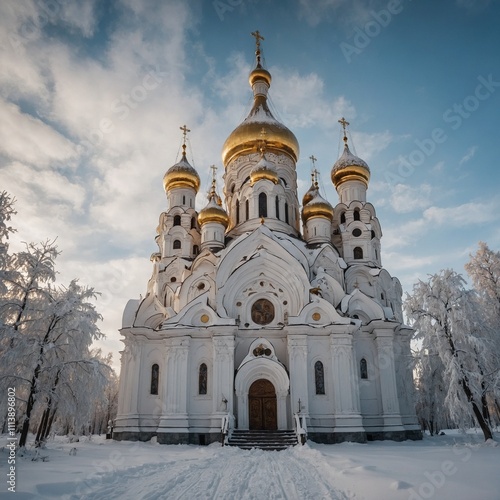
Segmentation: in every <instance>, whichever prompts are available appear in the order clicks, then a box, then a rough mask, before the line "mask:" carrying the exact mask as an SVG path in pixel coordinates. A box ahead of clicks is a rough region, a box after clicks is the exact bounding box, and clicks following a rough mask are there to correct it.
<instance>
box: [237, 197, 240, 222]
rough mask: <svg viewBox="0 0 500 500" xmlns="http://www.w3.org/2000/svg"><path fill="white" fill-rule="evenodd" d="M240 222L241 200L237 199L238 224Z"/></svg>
mask: <svg viewBox="0 0 500 500" xmlns="http://www.w3.org/2000/svg"><path fill="white" fill-rule="evenodd" d="M239 223H240V200H236V224H239Z"/></svg>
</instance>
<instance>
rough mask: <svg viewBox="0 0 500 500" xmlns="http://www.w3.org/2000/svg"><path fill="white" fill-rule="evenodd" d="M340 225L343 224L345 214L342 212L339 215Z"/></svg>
mask: <svg viewBox="0 0 500 500" xmlns="http://www.w3.org/2000/svg"><path fill="white" fill-rule="evenodd" d="M340 223H341V224H345V212H342V213H341V214H340Z"/></svg>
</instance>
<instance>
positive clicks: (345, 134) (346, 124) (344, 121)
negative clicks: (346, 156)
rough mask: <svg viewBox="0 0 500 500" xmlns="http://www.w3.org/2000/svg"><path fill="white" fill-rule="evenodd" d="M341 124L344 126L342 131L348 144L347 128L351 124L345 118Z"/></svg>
mask: <svg viewBox="0 0 500 500" xmlns="http://www.w3.org/2000/svg"><path fill="white" fill-rule="evenodd" d="M339 123H340V124H341V125H342V129H343V130H344V142H345V143H347V132H346V127H347V126H348V125H350V124H349V122H348V121H347V120H346V119H345V118H344V117H342V118H341V119H340V120H339Z"/></svg>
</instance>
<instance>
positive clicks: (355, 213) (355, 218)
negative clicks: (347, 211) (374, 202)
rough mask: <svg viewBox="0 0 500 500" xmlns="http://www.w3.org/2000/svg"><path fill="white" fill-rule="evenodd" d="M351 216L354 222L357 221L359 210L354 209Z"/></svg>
mask: <svg viewBox="0 0 500 500" xmlns="http://www.w3.org/2000/svg"><path fill="white" fill-rule="evenodd" d="M353 215H354V220H359V209H358V208H356V209H355V210H354V214H353Z"/></svg>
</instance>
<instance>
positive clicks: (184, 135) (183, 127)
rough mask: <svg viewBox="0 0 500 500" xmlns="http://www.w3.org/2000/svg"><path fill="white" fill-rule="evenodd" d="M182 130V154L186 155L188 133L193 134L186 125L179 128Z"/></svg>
mask: <svg viewBox="0 0 500 500" xmlns="http://www.w3.org/2000/svg"><path fill="white" fill-rule="evenodd" d="M179 128H180V129H181V130H182V136H183V142H182V152H183V154H186V138H187V133H188V132H191V130H190V129H188V128H187V127H186V125H183V126H182V127H179Z"/></svg>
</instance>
